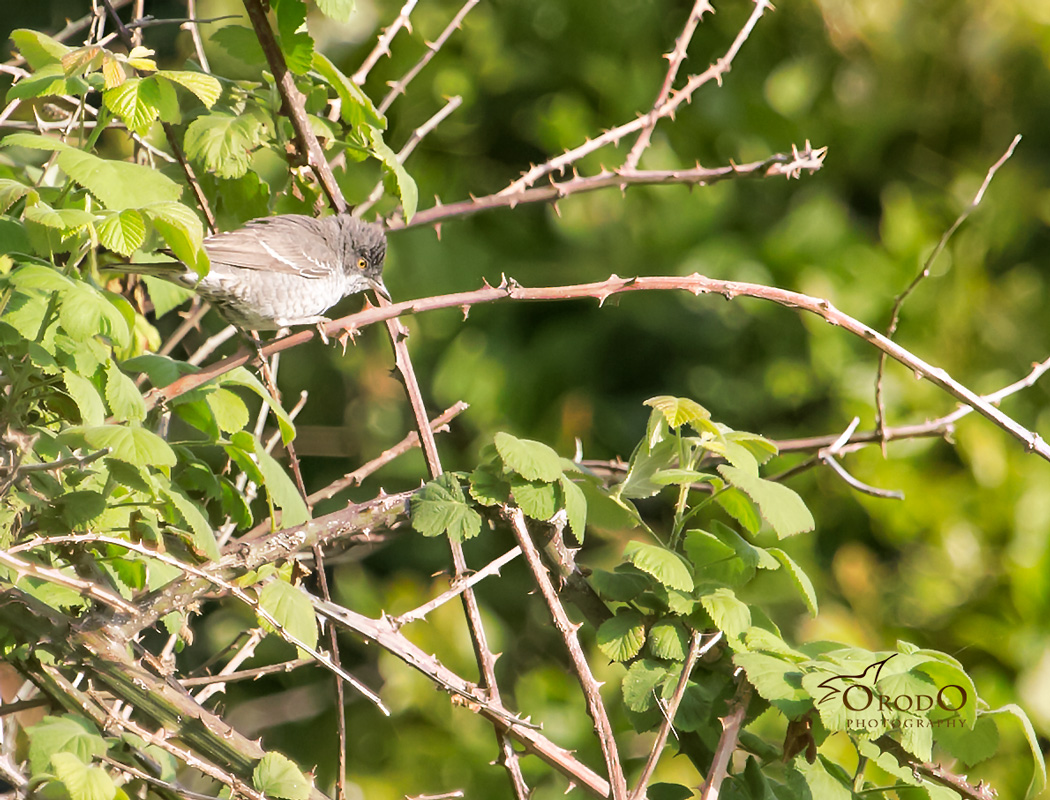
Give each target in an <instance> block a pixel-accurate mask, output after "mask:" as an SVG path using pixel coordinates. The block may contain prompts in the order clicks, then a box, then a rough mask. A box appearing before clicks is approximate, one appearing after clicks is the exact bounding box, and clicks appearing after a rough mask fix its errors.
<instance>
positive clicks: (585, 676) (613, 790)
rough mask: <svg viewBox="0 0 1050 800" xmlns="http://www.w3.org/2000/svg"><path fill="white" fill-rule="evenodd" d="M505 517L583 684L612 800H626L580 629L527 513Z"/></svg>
mask: <svg viewBox="0 0 1050 800" xmlns="http://www.w3.org/2000/svg"><path fill="white" fill-rule="evenodd" d="M503 516H504V517H505V518H506V519H507V521H508V522H509V523H510V526H511V529H512V530H513V531H514V538H515V539H517V541H518V546H519V547H520V548H521V551H522V554H523V555H524V556H525V562H526V563H527V564H528V565H529V571H530V572H532V577H533V580H535V581H536V585H537V587H538V588H539V590H540V594H541V595H543V599H544V601H545V602H546V604H547V611H548V613H549V614H550V616H551V621H552V622H553V623H554V627H555V628H557V630H558V633H560V634H561V637H562V642H563V643H564V644H565V649H566V650H567V651H568V653H569V658H570V660H571V661H572V666H573V672H574V673H575V676H576V680H577V682H578V683H579V684H580V688H581V689H582V690H583V697H584V700H585V701H586V703H587V714H588V715H589V716H590V718H591V719H592V720H593V722H594V729H595V732H596V733H597V735H598V744H599V746H600V747H601V750H602V756H603V757H604V759H605V768H606V770H607V772H608V777H609V786H610V798H611V800H626V797H627V783H626V780H625V779H624V775H623V765H622V764H621V763H620V754H619V750H618V748H617V746H616V739H615V737H614V736H613V729H612V723H610V722H609V715H608V714H607V713H606V710H605V703H604V702H603V701H602V696H601V692H600V691H599V687H600V685H601V684H599V683H598V681H597V680H595V677H594V674H593V673H592V672H591V668H590V665H589V664H588V663H587V656H586V655H585V654H584V652H583V646H582V645H581V644H580V638H579V634H578V631H579V626H578V625H574V624H573V623H572V621H570V620H569V617H568V615H567V614H566V613H565V608H564V607H563V606H562V604H561V600H560V598H559V597H558V592H557V590H556V589H555V588H554V584H553V583H552V582H551V579H550V575H549V574H548V572H547V568H546V567H545V566H544V565H543V559H542V557H541V556H540V551H539V549H538V548H537V547H536V544H535V542H533V541H532V534H531V533H530V532H529V527H528V524H527V523H526V522H525V513H524V512H523V511H522V510H521V509H520V508H515V507H512V506H506V505H505V506H503Z"/></svg>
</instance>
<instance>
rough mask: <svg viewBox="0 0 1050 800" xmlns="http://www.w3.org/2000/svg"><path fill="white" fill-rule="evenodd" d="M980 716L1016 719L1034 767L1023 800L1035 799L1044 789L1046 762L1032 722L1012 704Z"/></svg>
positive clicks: (985, 712) (997, 722) (997, 721)
mask: <svg viewBox="0 0 1050 800" xmlns="http://www.w3.org/2000/svg"><path fill="white" fill-rule="evenodd" d="M982 714H985V715H988V716H999V715H1003V714H1012V715H1013V716H1014V717H1016V718H1017V721H1018V722H1020V723H1021V729H1022V730H1023V731H1024V736H1025V739H1026V740H1027V741H1028V746H1029V747H1030V748H1031V750H1032V760H1033V762H1034V767H1035V769H1034V770H1033V772H1032V780H1031V781H1029V783H1028V791H1027V792H1025V800H1029V799H1030V798H1033V797H1035V796H1036V795H1038V794H1039V793H1040V792H1042V791H1043V789H1045V788H1046V760H1045V759H1044V758H1043V749H1042V747H1041V746H1040V744H1039V738H1038V737H1037V736H1036V733H1035V728H1034V727H1033V726H1032V721H1031V720H1030V719H1028V715H1027V714H1026V713H1025V712H1024V710H1023V709H1022V708H1021V707H1020V706H1018V705H1016V704H1014V703H1007V704H1006V705H1004V706H1000V707H999V708H994V709H992V710H990V711H984V712H982ZM995 722H996V724H999V720H996V721H995Z"/></svg>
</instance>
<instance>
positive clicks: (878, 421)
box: [875, 134, 1021, 451]
mask: <svg viewBox="0 0 1050 800" xmlns="http://www.w3.org/2000/svg"><path fill="white" fill-rule="evenodd" d="M1020 141H1021V134H1017V135H1016V136H1014V138H1013V141H1012V142H1010V146H1009V147H1007V148H1006V152H1005V153H1003V154H1002V155H1001V156H1000V157H999V160H998V161H996V162H995V163H994V164H992V166H991V167H989V168H988V172H987V173H985V176H984V180H983V181H982V182H981V187H980V188H979V189H978V190H977V194H975V195H974V197H973V200H971V201H970V205H968V206H967V207H966V208H965V209H963V212H962V213H961V214H960V215H959V216H958V217H956V218H955V222H953V223H952V224H951V227H949V228H948V230H946V231H945V232H944V234H943V235H942V236H941V238H940V241H938V242H937V246H936V247H934V248H933V252H931V253H930V255H929V257H928V258H927V259H926V261H925V262H924V263H923V265H922V269H920V270H919V273H918V274H917V275H916V276H915V277H914V278H912V281H911V283H909V284H908V287H907V288H906V289H905V290H904V291H903V292H901V293H900V294H899V295H897V298H896V299H895V300H894V301H893V311H892V313H891V314H890V324H889V325H888V326H887V328H886V338H887V339H892V338H893V334H895V333H896V332H897V325H898V324H899V323H900V315H901V308H902V307H903V306H904V301H905V300H907V299H908V297H909V295H911V293H912V292H913V291H915V289H916V287H917V286H918V285H919V284H920V283H922V281H923V280H925V279H926V278H927V277H929V274H930V267H931V266H932V265H933V262H934V261H936V260H937V256H939V255H940V254H941V252H942V251H943V250H944V248H945V247H946V246H947V245H948V240H949V239H951V238H952V236H953V235H954V233H955V232H956V231H957V230H958V229H959V226H960V225H962V224H963V223H964V222H965V221H966V219H967V218H968V217H969V216H970V214H972V213H973V212H974V210H975V209H976V208H977V206H979V205H980V204H981V200H982V199H983V198H984V193H985V192H986V191H987V190H988V185H989V184H990V183H991V182H992V178H994V177H995V173H996V172H998V171H999V167H1001V166H1002V165H1003V164H1005V163H1006V162H1007V161H1008V160H1009V159H1010V157H1011V156H1012V155H1013V154H1014V150H1015V149H1016V148H1017V145H1018V144H1019V143H1020ZM885 369H886V354H885V353H882V354H880V355H879V368H878V370H877V372H876V376H875V430H877V431H880V432H881V431H882V430H883V428H884V427H885V425H886V409H885V405H884V403H883V397H882V377H883V373H884V371H885ZM883 451H885V445H883Z"/></svg>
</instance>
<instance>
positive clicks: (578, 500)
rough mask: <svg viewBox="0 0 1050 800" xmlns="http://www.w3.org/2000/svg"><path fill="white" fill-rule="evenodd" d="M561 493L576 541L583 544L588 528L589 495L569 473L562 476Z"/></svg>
mask: <svg viewBox="0 0 1050 800" xmlns="http://www.w3.org/2000/svg"><path fill="white" fill-rule="evenodd" d="M560 483H561V494H562V497H563V498H564V500H565V515H566V516H567V517H568V518H569V528H570V529H571V530H572V535H573V536H575V537H576V541H577V542H579V543H580V544H583V537H584V535H585V534H586V529H587V497H586V495H584V493H583V489H581V488H580V487H579V486H577V485H576V484H575V483H574V482H573V481H572V479H570V478H569V476H568V475H564V474H563V475H562V476H561V480H560Z"/></svg>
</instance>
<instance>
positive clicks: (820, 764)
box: [787, 756, 855, 800]
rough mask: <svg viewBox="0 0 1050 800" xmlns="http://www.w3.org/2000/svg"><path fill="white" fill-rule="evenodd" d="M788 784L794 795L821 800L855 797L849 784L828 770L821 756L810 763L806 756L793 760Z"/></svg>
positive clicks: (839, 799)
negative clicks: (845, 783)
mask: <svg viewBox="0 0 1050 800" xmlns="http://www.w3.org/2000/svg"><path fill="white" fill-rule="evenodd" d="M787 786H788V791H789V793H790V796H792V797H812V798H819V799H820V800H853V798H854V797H855V795H854V794H853V792H852V791H850V789H849V787H848V786H846V785H844V784H843V783H842V781H840V780H838V779H837V778H835V777H834V776H833V775H832V774H831V773H829V772H828V770H827V769H826V768H825V766H824V761H823V759H822V758H819V757H818V758H817V760H816V761H815V762H814V763H812V764H810V763H809V762H808V761H806V759H805V758H804V757H802V756H797V757H796V758H795V759H794V760H793V761H792V762H791V765H790V770H789V772H788V780H787Z"/></svg>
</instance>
